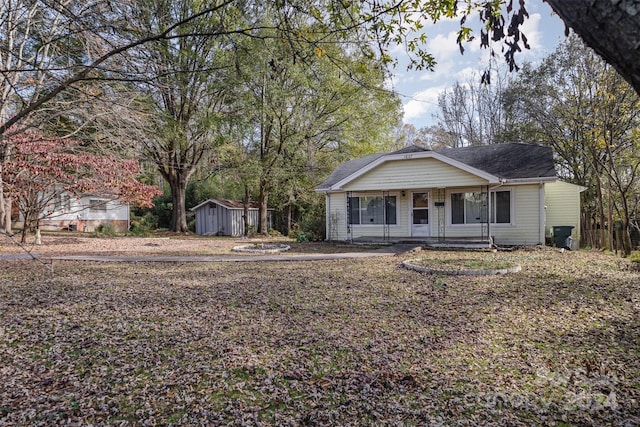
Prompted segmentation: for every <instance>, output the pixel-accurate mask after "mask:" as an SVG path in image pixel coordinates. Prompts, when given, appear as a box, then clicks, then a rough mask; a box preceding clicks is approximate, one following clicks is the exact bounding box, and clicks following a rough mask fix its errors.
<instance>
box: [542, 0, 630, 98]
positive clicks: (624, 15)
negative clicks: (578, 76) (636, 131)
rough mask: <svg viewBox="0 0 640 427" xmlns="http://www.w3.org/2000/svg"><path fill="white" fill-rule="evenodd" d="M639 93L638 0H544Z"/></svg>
mask: <svg viewBox="0 0 640 427" xmlns="http://www.w3.org/2000/svg"><path fill="white" fill-rule="evenodd" d="M545 1H546V2H547V3H548V4H549V5H550V6H551V8H552V9H553V11H554V12H555V13H556V14H558V16H559V17H560V18H561V19H562V20H563V21H564V23H565V25H567V26H568V27H571V28H572V29H573V31H575V33H576V34H578V35H579V36H580V37H581V38H582V39H583V40H584V42H585V43H586V44H587V45H589V47H591V48H592V49H593V50H594V51H596V53H597V54H598V55H600V56H601V57H602V58H603V59H604V60H605V61H607V62H608V63H609V64H611V65H612V66H613V67H614V68H615V69H616V70H617V71H618V72H619V73H620V75H621V76H622V77H624V78H625V80H627V81H628V82H629V83H630V84H631V86H633V88H634V89H635V91H636V92H637V93H639V94H640V50H638V46H640V9H639V8H638V2H637V1H636V0H599V1H594V0H588V1H587V0H545Z"/></svg>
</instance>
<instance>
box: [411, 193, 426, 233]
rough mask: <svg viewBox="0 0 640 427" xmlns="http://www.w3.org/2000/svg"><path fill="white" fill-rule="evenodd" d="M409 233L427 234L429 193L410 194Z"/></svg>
mask: <svg viewBox="0 0 640 427" xmlns="http://www.w3.org/2000/svg"><path fill="white" fill-rule="evenodd" d="M411 235H412V236H416V237H419V236H429V235H430V228H429V193H427V192H416V193H412V196H411Z"/></svg>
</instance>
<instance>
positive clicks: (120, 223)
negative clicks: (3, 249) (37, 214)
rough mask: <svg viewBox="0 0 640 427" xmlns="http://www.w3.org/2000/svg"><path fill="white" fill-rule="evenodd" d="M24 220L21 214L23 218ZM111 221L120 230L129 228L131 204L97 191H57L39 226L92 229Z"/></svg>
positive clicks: (117, 230) (89, 230)
mask: <svg viewBox="0 0 640 427" xmlns="http://www.w3.org/2000/svg"><path fill="white" fill-rule="evenodd" d="M20 221H22V218H20ZM105 224H108V225H111V226H112V227H113V229H114V230H115V231H116V232H118V233H124V232H126V231H128V230H129V224H130V210H129V204H128V203H124V202H121V201H119V200H116V199H112V198H108V197H102V196H97V195H84V196H81V197H76V196H73V195H70V194H68V193H61V194H56V195H55V196H54V197H53V199H52V200H51V202H50V204H49V205H48V207H47V208H46V209H45V211H44V212H43V214H42V218H41V219H40V221H39V226H40V228H41V229H44V230H75V231H84V232H92V231H95V229H96V228H97V227H98V226H99V225H105Z"/></svg>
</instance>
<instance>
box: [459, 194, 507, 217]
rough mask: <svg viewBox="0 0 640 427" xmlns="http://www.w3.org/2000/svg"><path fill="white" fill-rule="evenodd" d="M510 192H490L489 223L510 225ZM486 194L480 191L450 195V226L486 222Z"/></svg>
mask: <svg viewBox="0 0 640 427" xmlns="http://www.w3.org/2000/svg"><path fill="white" fill-rule="evenodd" d="M511 208H512V204H511V190H498V191H492V192H491V223H492V224H510V223H511V210H512V209H511ZM487 214H488V212H487V193H486V192H480V191H467V192H452V193H451V224H452V225H463V224H480V223H486V222H487Z"/></svg>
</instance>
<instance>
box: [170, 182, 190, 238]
mask: <svg viewBox="0 0 640 427" xmlns="http://www.w3.org/2000/svg"><path fill="white" fill-rule="evenodd" d="M167 181H168V183H169V187H170V188H171V202H172V203H173V209H172V210H171V231H174V232H176V233H186V232H188V231H189V228H188V227H187V209H186V207H185V198H186V194H187V181H188V176H185V175H183V174H180V173H177V174H172V175H171V176H170V177H169V179H167Z"/></svg>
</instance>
